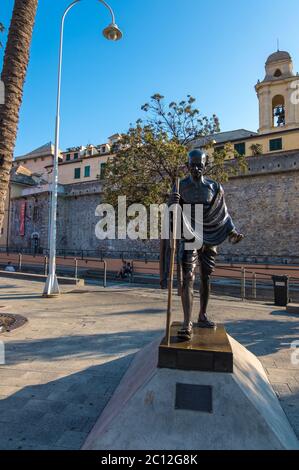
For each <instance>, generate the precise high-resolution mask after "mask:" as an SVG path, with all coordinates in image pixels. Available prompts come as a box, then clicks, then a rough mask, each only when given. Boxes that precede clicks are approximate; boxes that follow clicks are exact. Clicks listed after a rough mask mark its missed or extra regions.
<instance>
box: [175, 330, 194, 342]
mask: <svg viewBox="0 0 299 470" xmlns="http://www.w3.org/2000/svg"><path fill="white" fill-rule="evenodd" d="M177 335H178V338H180V339H184V340H185V341H191V339H192V328H181V329H180V330H179V331H178V333H177Z"/></svg>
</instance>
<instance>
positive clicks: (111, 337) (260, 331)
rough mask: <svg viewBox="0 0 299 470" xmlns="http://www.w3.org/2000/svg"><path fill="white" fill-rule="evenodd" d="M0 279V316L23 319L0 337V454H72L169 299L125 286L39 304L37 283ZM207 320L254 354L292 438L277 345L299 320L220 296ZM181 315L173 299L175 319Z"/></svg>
mask: <svg viewBox="0 0 299 470" xmlns="http://www.w3.org/2000/svg"><path fill="white" fill-rule="evenodd" d="M1 281H2V282H1V288H0V305H1V306H4V308H2V309H1V311H2V312H7V313H18V314H20V315H24V316H26V317H27V318H28V320H29V321H28V323H27V324H26V325H25V326H23V327H21V328H20V329H18V330H15V331H13V332H11V333H5V334H2V335H1V336H0V340H1V341H3V342H4V344H5V351H6V364H5V365H3V366H0V449H79V448H80V447H81V445H82V444H83V442H84V440H85V438H86V436H87V434H88V433H89V431H90V430H91V428H92V426H93V424H94V423H95V421H96V420H97V418H98V416H99V415H100V413H101V411H102V410H103V408H104V407H105V405H106V403H107V401H108V400H109V398H110V397H111V395H112V393H113V391H114V390H115V388H116V387H117V385H118V383H119V381H120V379H121V377H122V376H123V374H124V372H125V371H126V370H127V368H128V366H129V364H130V362H131V360H132V357H133V355H134V353H135V352H136V351H138V350H139V349H140V348H142V347H143V346H145V345H146V344H148V343H149V342H151V341H152V340H154V339H156V338H158V337H160V336H162V334H163V330H164V327H165V312H166V299H167V292H166V291H160V290H157V289H150V288H144V287H143V288H136V286H133V287H132V285H129V284H125V283H124V284H122V287H121V288H119V287H117V286H114V287H112V288H111V287H110V288H107V289H104V288H99V287H94V286H87V287H85V288H82V289H79V288H74V287H67V286H64V287H63V294H62V295H61V296H60V297H59V298H56V299H45V298H42V297H41V295H40V293H41V290H42V285H41V284H40V283H33V282H31V283H30V282H28V281H19V280H17V281H16V280H8V279H5V278H4V279H2V280H1ZM195 308H198V299H197V301H196V305H195ZM211 314H212V317H213V319H215V320H216V321H218V322H223V323H225V324H226V327H227V330H228V332H229V333H230V334H231V335H232V336H233V337H234V338H235V339H236V340H238V341H240V342H241V343H242V344H243V345H244V346H246V347H248V349H250V350H251V351H252V352H253V353H254V354H256V355H257V356H259V358H260V359H261V361H262V362H263V364H264V366H265V368H266V369H267V372H268V374H269V377H270V380H271V382H272V384H273V386H274V388H275V390H276V392H277V394H278V395H279V398H280V399H281V402H282V405H283V407H284V410H285V411H286V413H287V415H288V417H289V419H290V422H291V424H292V426H293V427H294V429H295V431H296V433H297V435H298V436H299V406H298V404H299V365H297V366H296V365H292V362H291V353H292V351H291V349H290V346H289V345H285V343H290V342H292V341H294V340H299V318H298V317H296V316H292V315H287V314H286V313H285V312H284V311H279V310H277V309H275V308H274V307H273V306H272V305H267V304H260V303H258V304H255V303H249V302H241V301H238V300H236V299H228V298H219V297H213V298H212V301H211ZM180 318H181V315H180V302H179V298H177V297H175V298H174V320H179V319H180ZM298 356H299V355H298Z"/></svg>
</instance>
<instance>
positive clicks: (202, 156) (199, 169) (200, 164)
mask: <svg viewBox="0 0 299 470" xmlns="http://www.w3.org/2000/svg"><path fill="white" fill-rule="evenodd" d="M206 164H207V155H206V153H205V152H204V151H203V150H201V149H195V150H192V151H191V152H190V153H189V161H188V166H189V170H190V173H191V175H192V177H193V178H194V179H199V178H200V177H201V175H202V173H203V171H204V169H205V167H206Z"/></svg>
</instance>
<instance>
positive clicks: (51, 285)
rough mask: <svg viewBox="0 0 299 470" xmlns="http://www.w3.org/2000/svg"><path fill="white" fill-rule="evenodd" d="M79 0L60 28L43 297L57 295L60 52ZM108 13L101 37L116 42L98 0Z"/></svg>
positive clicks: (117, 32)
mask: <svg viewBox="0 0 299 470" xmlns="http://www.w3.org/2000/svg"><path fill="white" fill-rule="evenodd" d="M79 2H81V0H75V1H74V2H72V3H71V4H70V5H69V6H68V7H67V9H66V10H65V12H64V14H63V16H62V20H61V28H60V48H59V64H58V87H57V112H56V126H55V151H54V165H53V181H52V200H51V215H50V256H49V274H48V277H47V281H46V284H45V288H44V292H43V296H44V297H53V296H57V295H59V285H58V281H57V276H56V231H57V229H56V223H57V192H58V158H59V136H60V95H61V72H62V51H63V33H64V22H65V18H66V15H67V14H68V12H69V11H70V10H71V9H72V8H73V7H74V6H75V5H76V4H77V3H79ZM99 2H100V3H102V4H103V5H104V6H105V7H106V8H107V9H108V10H109V12H110V14H111V19H112V21H111V23H110V24H109V25H108V26H107V27H106V28H105V29H104V30H103V35H104V36H105V38H106V39H108V40H109V41H118V40H119V39H121V38H122V32H121V31H120V29H119V28H118V26H117V24H116V23H115V16H114V12H113V10H112V8H111V7H110V6H109V5H108V4H107V3H106V2H105V1H104V0H99Z"/></svg>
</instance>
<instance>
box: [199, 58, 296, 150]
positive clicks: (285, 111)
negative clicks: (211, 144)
mask: <svg viewBox="0 0 299 470" xmlns="http://www.w3.org/2000/svg"><path fill="white" fill-rule="evenodd" d="M265 70H266V74H265V78H264V79H263V81H258V83H257V84H256V86H255V90H256V93H257V97H258V101H259V129H258V131H257V132H253V131H248V130H246V129H238V130H234V131H229V132H220V133H218V134H214V135H213V136H210V137H209V138H206V139H199V140H198V141H196V143H195V147H196V146H205V145H206V143H207V142H208V141H209V140H215V142H216V145H215V148H216V149H218V150H221V149H223V148H224V146H225V145H226V144H232V145H233V147H234V149H235V150H236V151H237V152H238V153H239V154H241V155H246V156H247V157H250V156H255V155H259V154H262V155H267V154H273V153H279V152H288V151H292V150H298V149H299V76H298V74H297V75H295V74H294V72H293V62H292V58H291V56H290V54H289V53H288V52H284V51H277V52H275V53H273V54H271V55H270V56H269V57H268V59H267V61H266V65H265Z"/></svg>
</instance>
